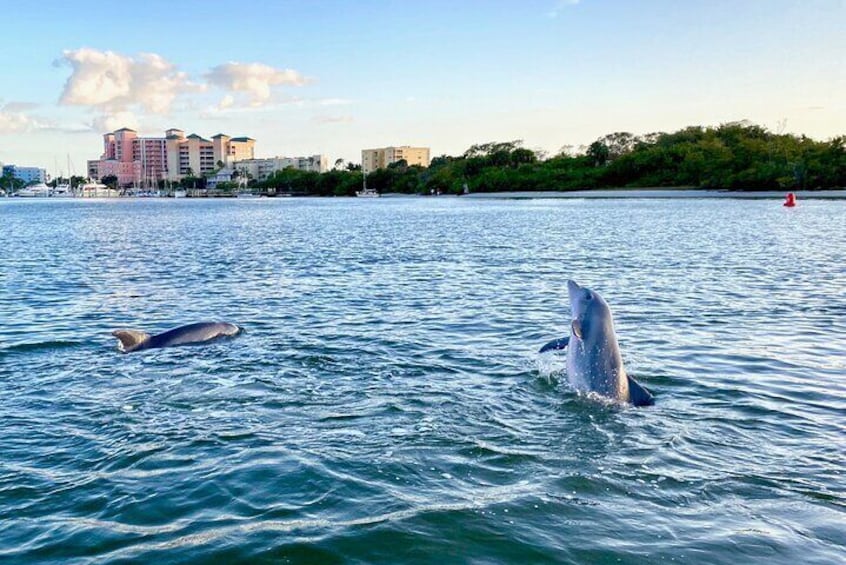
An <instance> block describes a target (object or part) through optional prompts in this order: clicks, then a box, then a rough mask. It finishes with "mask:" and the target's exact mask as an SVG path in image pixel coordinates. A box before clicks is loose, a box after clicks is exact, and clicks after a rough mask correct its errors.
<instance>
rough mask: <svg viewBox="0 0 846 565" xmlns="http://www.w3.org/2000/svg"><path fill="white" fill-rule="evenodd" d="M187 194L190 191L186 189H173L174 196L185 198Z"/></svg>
mask: <svg viewBox="0 0 846 565" xmlns="http://www.w3.org/2000/svg"><path fill="white" fill-rule="evenodd" d="M187 194H188V193H187V192H186V191H184V190H174V191H173V197H174V198H185V196H187Z"/></svg>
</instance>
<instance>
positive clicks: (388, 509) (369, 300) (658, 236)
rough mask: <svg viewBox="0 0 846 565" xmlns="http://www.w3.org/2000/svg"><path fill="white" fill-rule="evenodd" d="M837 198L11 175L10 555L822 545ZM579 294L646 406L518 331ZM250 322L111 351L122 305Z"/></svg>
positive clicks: (566, 557)
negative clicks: (571, 375) (543, 196)
mask: <svg viewBox="0 0 846 565" xmlns="http://www.w3.org/2000/svg"><path fill="white" fill-rule="evenodd" d="M844 218H846V202H841V201H812V200H806V201H803V202H801V203H800V206H799V207H798V208H796V209H793V210H789V209H784V208H782V206H781V205H780V202H779V201H776V200H764V201H748V200H726V199H720V200H636V199H625V200H601V201H600V200H567V201H565V200H530V201H505V200H503V201H498V200H495V201H474V200H462V199H459V198H440V199H437V198H436V199H414V198H401V199H379V200H365V201H361V200H355V199H290V198H289V199H272V200H249V201H248V200H239V201H236V200H228V201H208V200H205V201H203V200H199V201H194V200H182V201H174V200H161V201H158V200H137V201H130V200H118V201H104V202H93V201H87V202H85V201H67V202H55V201H39V202H30V201H14V200H4V201H0V226H2V229H0V234H2V240H0V259H2V261H0V430H2V435H1V436H0V437H2V440H0V562H9V563H29V562H39V563H41V562H55V563H89V562H90V563H104V562H144V563H192V562H198V563H211V562H219V563H228V562H262V561H267V562H292V563H371V562H449V563H452V562H457V563H544V562H555V563H588V562H589V563H662V562H664V563H672V562H678V563H731V564H733V565H734V564H737V563H751V562H761V563H763V562H765V563H792V564H795V563H834V562H842V561H843V560H844V557H845V556H846V528H844V524H846V476H844V461H846V457H844V456H846V221H844ZM568 278H574V279H575V280H577V281H579V282H580V283H582V284H585V285H587V286H590V287H592V288H594V289H595V290H597V291H599V292H600V293H601V294H602V295H603V296H604V297H605V299H606V300H607V301H608V303H609V304H610V305H611V308H612V309H613V310H614V313H615V317H616V324H617V330H618V333H619V340H620V345H621V347H622V350H623V358H624V360H625V362H626V365H627V368H628V371H629V373H630V374H631V375H632V376H634V377H635V378H637V379H638V380H639V381H640V382H641V383H643V384H644V385H646V386H647V387H649V388H650V389H651V390H652V391H653V392H654V393H655V395H656V401H657V402H656V405H655V406H654V407H650V408H642V409H635V408H626V407H621V406H614V405H608V404H603V403H599V402H597V401H595V400H592V399H590V398H583V397H580V396H579V395H577V394H575V393H574V392H572V391H571V390H570V389H569V388H568V385H567V380H566V375H565V374H564V362H563V359H556V358H554V357H552V356H546V355H544V356H538V355H537V354H536V353H535V352H536V351H537V349H538V347H539V346H540V345H542V344H543V343H545V342H546V341H548V340H549V339H552V338H555V337H558V336H560V335H563V334H564V333H566V331H567V327H568V326H567V324H568V320H567V317H568V311H567V308H568V306H567V302H566V280H567V279H568ZM208 319H220V320H228V321H232V322H236V323H238V324H240V325H242V326H244V327H245V328H246V333H245V334H244V335H243V336H240V337H238V338H236V339H234V340H231V341H226V342H220V343H214V344H211V345H208V346H204V347H179V348H172V349H162V350H153V351H147V352H142V353H136V354H129V355H122V354H120V353H119V352H118V351H117V347H116V341H115V340H114V339H113V338H112V337H111V336H110V331H111V330H112V329H115V328H119V327H135V328H141V329H146V330H151V331H154V332H158V331H163V330H166V329H168V328H171V327H174V326H178V325H181V324H185V323H189V322H194V321H201V320H208Z"/></svg>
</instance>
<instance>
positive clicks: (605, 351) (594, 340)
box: [540, 281, 655, 406]
mask: <svg viewBox="0 0 846 565" xmlns="http://www.w3.org/2000/svg"><path fill="white" fill-rule="evenodd" d="M567 291H568V293H569V295H570V312H571V315H572V322H571V323H570V329H571V333H570V335H569V336H567V337H562V338H559V339H554V340H552V341H550V342H549V343H547V344H546V345H544V346H543V347H541V348H540V353H543V352H545V351H553V350H561V349H565V348H566V349H567V378H568V379H569V381H570V384H571V385H572V387H573V388H574V389H576V390H578V391H581V392H595V393H597V394H600V395H602V396H606V397H608V398H612V399H614V400H618V401H620V402H630V403H632V404H634V405H635V406H650V405H652V404H654V403H655V400H654V399H653V397H652V393H650V392H649V391H648V390H647V389H646V388H645V387H643V386H641V385H640V384H638V383H637V381H635V380H634V379H633V378H631V377H630V376H628V375H627V374H626V369H625V368H624V367H623V358H622V356H621V355H620V347H619V345H617V334H616V333H615V332H614V319H613V318H612V317H611V309H610V308H609V307H608V303H606V302H605V300H604V299H603V298H602V297H601V296H600V295H599V293H598V292H596V291H593V290H591V289H589V288H586V287H583V286H579V285H578V284H576V282H575V281H567Z"/></svg>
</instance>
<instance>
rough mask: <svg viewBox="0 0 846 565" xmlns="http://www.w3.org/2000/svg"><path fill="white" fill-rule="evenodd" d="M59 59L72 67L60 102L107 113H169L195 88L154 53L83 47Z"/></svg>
mask: <svg viewBox="0 0 846 565" xmlns="http://www.w3.org/2000/svg"><path fill="white" fill-rule="evenodd" d="M60 62H65V63H67V64H69V65H70V66H71V67H72V68H73V72H72V73H71V76H70V77H69V78H68V80H67V82H66V83H65V88H64V90H63V91H62V95H61V97H60V99H59V103H60V104H64V105H69V106H90V107H94V108H98V109H100V110H102V111H104V112H108V113H114V112H120V111H126V110H129V109H130V108H133V107H139V108H142V109H143V110H145V111H147V112H150V113H153V114H166V113H167V112H168V111H170V108H171V105H172V104H173V101H174V99H175V98H176V97H177V96H178V95H179V94H181V93H182V92H185V91H190V90H192V89H196V85H192V84H191V83H190V81H189V80H188V77H187V75H186V74H185V73H183V72H180V71H178V70H177V69H176V66H175V65H173V64H172V63H170V62H168V61H167V60H166V59H164V58H163V57H162V56H160V55H156V54H154V53H141V54H140V55H138V57H137V58H133V57H129V56H126V55H121V54H119V53H114V52H113V51H97V50H96V49H88V48H82V49H77V50H75V51H65V52H64V54H63V57H62V59H61V61H60Z"/></svg>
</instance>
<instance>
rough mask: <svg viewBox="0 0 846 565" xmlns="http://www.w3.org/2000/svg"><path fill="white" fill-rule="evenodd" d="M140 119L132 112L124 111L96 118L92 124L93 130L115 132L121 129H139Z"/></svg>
mask: <svg viewBox="0 0 846 565" xmlns="http://www.w3.org/2000/svg"><path fill="white" fill-rule="evenodd" d="M139 125H140V124H139V123H138V118H137V117H136V116H135V114H133V113H132V112H127V111H122V112H114V113H110V114H103V115H101V116H98V117H96V118H94V120H93V121H92V122H91V129H93V130H94V131H115V130H117V129H120V128H132V129H137V128H138V127H139Z"/></svg>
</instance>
